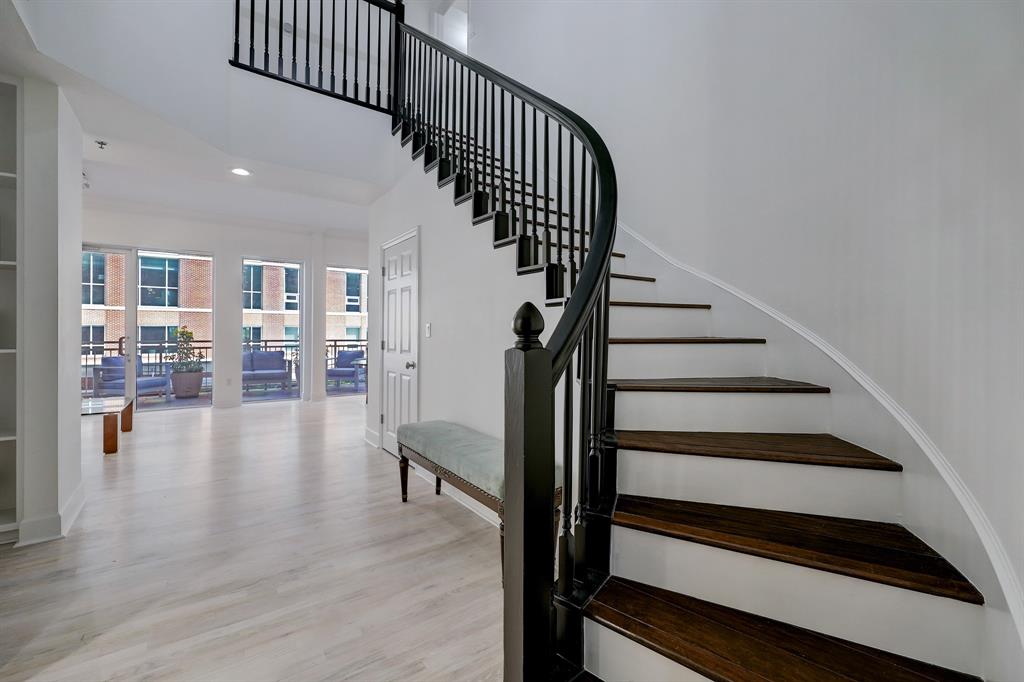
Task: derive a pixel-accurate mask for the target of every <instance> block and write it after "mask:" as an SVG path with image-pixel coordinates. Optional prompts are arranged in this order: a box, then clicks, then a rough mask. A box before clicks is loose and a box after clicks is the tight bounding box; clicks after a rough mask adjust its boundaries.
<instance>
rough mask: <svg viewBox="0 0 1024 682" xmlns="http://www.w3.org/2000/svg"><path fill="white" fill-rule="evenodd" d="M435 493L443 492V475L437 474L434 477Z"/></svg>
mask: <svg viewBox="0 0 1024 682" xmlns="http://www.w3.org/2000/svg"><path fill="white" fill-rule="evenodd" d="M434 494H435V495H440V494H441V477H440V476H435V477H434Z"/></svg>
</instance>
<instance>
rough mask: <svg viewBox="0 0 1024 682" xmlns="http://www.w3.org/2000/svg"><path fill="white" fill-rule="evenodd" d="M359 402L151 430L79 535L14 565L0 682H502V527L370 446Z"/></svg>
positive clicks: (254, 409) (187, 414) (166, 422)
mask: <svg viewBox="0 0 1024 682" xmlns="http://www.w3.org/2000/svg"><path fill="white" fill-rule="evenodd" d="M364 413H365V405H364V402H363V398H362V396H350V397H343V398H342V397H339V398H337V399H331V400H326V401H320V402H315V403H303V402H278V403H267V404H256V405H249V406H246V407H244V408H242V409H231V410H218V409H211V410H167V411H159V412H146V413H143V414H140V415H138V416H137V417H136V419H135V430H134V431H133V432H132V433H128V434H122V439H121V450H120V452H119V453H118V454H116V455H111V456H107V457H104V456H103V455H102V454H101V447H100V443H101V430H102V420H101V419H100V418H98V417H83V418H82V455H83V467H84V473H85V482H84V484H85V486H86V505H85V509H84V510H83V511H82V513H81V516H80V517H79V519H78V521H77V523H76V524H75V526H74V528H73V529H72V531H71V533H70V535H69V537H68V538H67V539H65V540H58V541H54V542H49V543H44V544H41V545H35V546H31V547H26V548H22V549H12V548H11V547H10V546H5V547H0V575H2V576H3V581H2V582H0V604H3V605H4V608H3V609H2V610H0V632H3V633H4V634H3V637H0V678H3V679H26V678H30V677H35V678H40V679H42V678H45V679H54V680H92V679H136V678H139V677H147V678H152V679H232V680H242V679H244V680H278V679H303V680H306V679H361V680H383V679H410V680H441V679H444V680H479V679H499V678H500V675H501V574H500V567H499V565H498V532H497V529H496V528H494V527H492V526H491V525H489V524H488V523H486V522H485V521H483V520H481V519H480V518H479V517H477V516H476V515H474V514H473V513H472V512H469V511H468V510H466V509H465V508H463V507H462V506H461V505H459V504H458V503H456V502H455V501H454V500H452V499H451V498H449V497H447V496H441V497H436V496H435V495H434V491H433V484H432V483H430V482H427V481H424V480H422V479H420V478H419V477H417V476H411V477H410V479H411V481H410V484H409V502H408V503H407V504H402V502H401V501H400V500H401V498H400V495H399V486H398V465H397V463H396V461H395V459H394V458H393V457H391V456H390V455H388V454H386V453H384V452H382V451H380V450H377V449H375V448H372V447H370V446H368V445H367V444H366V443H365V442H364V440H363V437H364Z"/></svg>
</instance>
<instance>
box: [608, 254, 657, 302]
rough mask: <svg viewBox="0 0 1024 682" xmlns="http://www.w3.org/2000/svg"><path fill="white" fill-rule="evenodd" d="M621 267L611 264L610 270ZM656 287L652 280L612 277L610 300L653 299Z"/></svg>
mask: <svg viewBox="0 0 1024 682" xmlns="http://www.w3.org/2000/svg"><path fill="white" fill-rule="evenodd" d="M618 269H621V267H620V268H616V267H615V264H614V263H613V264H612V271H613V272H615V271H616V270H618ZM630 274H632V273H630ZM656 293H657V289H656V288H655V286H654V282H644V281H640V280H635V279H618V278H615V277H613V278H612V300H619V301H654V300H656V299H655V298H654V295H655V294H656Z"/></svg>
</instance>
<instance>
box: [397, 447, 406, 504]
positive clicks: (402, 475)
mask: <svg viewBox="0 0 1024 682" xmlns="http://www.w3.org/2000/svg"><path fill="white" fill-rule="evenodd" d="M398 478H399V479H400V480H401V481H402V502H408V501H409V458H408V457H406V456H405V455H399V456H398Z"/></svg>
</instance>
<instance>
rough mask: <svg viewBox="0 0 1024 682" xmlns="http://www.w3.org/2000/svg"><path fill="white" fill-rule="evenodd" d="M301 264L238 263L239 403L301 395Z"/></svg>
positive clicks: (261, 261)
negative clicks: (240, 375)
mask: <svg viewBox="0 0 1024 682" xmlns="http://www.w3.org/2000/svg"><path fill="white" fill-rule="evenodd" d="M301 289H302V266H301V265H300V264H298V263H282V262H278V261H268V260H259V259H246V260H245V261H243V263H242V402H255V401H261V400H294V399H297V398H299V396H300V394H301V387H300V377H301V372H300V368H301V364H302V350H301V342H302V339H301V332H302V305H301V295H302V294H301Z"/></svg>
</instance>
